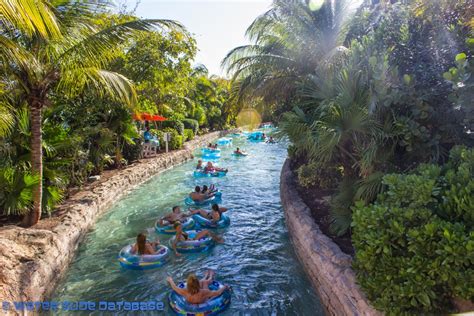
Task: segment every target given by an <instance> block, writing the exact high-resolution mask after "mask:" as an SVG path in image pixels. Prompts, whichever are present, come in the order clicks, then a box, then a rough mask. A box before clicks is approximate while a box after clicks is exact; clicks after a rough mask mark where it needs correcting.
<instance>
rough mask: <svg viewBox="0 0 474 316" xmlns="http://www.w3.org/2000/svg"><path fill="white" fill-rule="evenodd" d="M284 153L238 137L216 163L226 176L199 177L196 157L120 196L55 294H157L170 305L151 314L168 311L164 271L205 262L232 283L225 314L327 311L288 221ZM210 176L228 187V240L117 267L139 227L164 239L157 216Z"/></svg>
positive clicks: (199, 268) (117, 297)
mask: <svg viewBox="0 0 474 316" xmlns="http://www.w3.org/2000/svg"><path fill="white" fill-rule="evenodd" d="M237 146H239V147H240V148H242V149H244V150H246V151H248V152H249V153H251V155H250V156H248V157H233V156H232V155H231V153H232V149H233V148H235V147H237ZM285 157H286V146H285V144H283V143H282V144H265V143H251V142H248V141H247V140H245V139H238V138H234V144H233V146H232V147H228V148H225V149H223V150H222V158H221V159H220V161H219V162H218V165H219V166H224V167H228V168H229V170H230V171H229V173H228V174H227V176H226V177H223V178H201V179H195V178H194V177H193V175H192V173H193V168H194V165H195V163H196V160H195V161H192V162H189V163H185V164H182V165H180V166H177V167H175V168H172V169H170V170H167V171H165V172H163V173H161V174H159V175H157V176H155V177H153V178H152V179H150V180H149V181H147V182H146V183H144V184H143V185H141V186H139V187H138V188H137V189H135V190H133V191H131V192H130V193H129V194H128V195H127V196H126V197H124V198H122V199H121V200H118V201H117V202H116V204H115V205H114V206H113V207H112V208H111V209H110V210H109V212H107V213H106V214H105V215H104V216H103V217H101V219H100V220H99V221H98V222H97V223H96V225H95V228H94V229H93V230H92V231H91V232H90V233H89V234H88V235H87V236H86V238H85V240H84V241H83V243H82V244H81V245H80V247H79V250H78V254H77V256H76V258H75V260H74V261H73V263H72V264H71V266H70V267H69V270H68V273H67V275H66V277H65V279H64V280H63V282H62V283H61V284H59V286H58V288H57V290H56V292H55V294H54V295H53V297H52V299H53V300H54V301H61V302H63V301H93V302H99V301H114V302H117V301H150V300H157V301H161V302H163V303H164V304H165V309H164V311H163V312H161V313H157V312H155V313H153V314H163V315H168V314H171V309H170V308H169V306H168V303H167V294H168V291H169V287H168V285H167V283H166V277H167V276H168V275H171V276H172V277H173V278H174V279H175V281H180V280H183V279H185V277H186V275H187V274H188V273H190V272H196V273H197V274H198V276H200V275H202V274H203V273H204V272H205V271H206V270H207V269H214V270H216V272H217V275H216V279H217V280H219V281H221V282H223V283H225V284H229V285H231V286H232V288H233V294H232V303H231V305H230V307H229V309H227V310H226V311H225V312H224V313H223V314H224V315H323V311H322V308H321V306H320V303H319V299H318V297H317V296H316V295H315V294H314V291H313V289H312V287H311V284H310V283H309V281H308V279H307V278H306V276H305V274H304V272H303V269H302V266H301V265H300V263H299V262H298V261H297V258H296V256H295V253H294V251H293V248H292V245H291V243H290V241H289V236H288V232H287V230H286V227H285V223H284V214H283V210H282V207H281V205H280V195H279V181H280V171H281V167H282V165H283V162H284V160H285ZM209 183H215V184H216V186H218V188H219V189H220V190H221V191H222V192H223V194H222V204H221V205H222V206H224V207H228V208H231V210H229V211H228V212H227V214H228V215H229V217H230V218H231V225H230V226H229V227H228V228H227V229H225V230H222V231H220V233H222V234H223V237H224V238H225V243H224V244H219V245H217V246H216V247H214V248H213V249H211V250H210V251H209V252H207V253H202V254H191V255H182V256H181V257H175V256H173V257H172V258H171V260H170V261H169V262H168V263H167V264H165V265H164V266H162V267H160V268H158V269H154V270H148V271H132V270H125V269H123V268H121V267H120V265H119V262H118V260H117V254H118V253H119V251H120V249H121V248H122V247H123V246H125V245H127V244H130V243H132V242H134V240H135V237H136V235H137V233H139V232H147V231H148V238H149V239H151V240H153V239H155V238H156V237H159V238H160V240H161V241H162V243H163V244H167V241H168V239H169V238H170V237H169V236H165V235H160V236H158V235H156V234H155V233H154V231H153V229H152V227H153V225H154V222H155V220H156V219H157V218H158V217H160V216H162V215H163V214H165V213H167V212H169V211H170V210H171V207H172V206H173V205H181V206H182V207H183V208H184V207H185V205H184V197H185V196H186V194H188V193H189V192H190V191H191V190H192V188H194V186H195V185H197V184H200V185H202V184H209ZM184 209H186V208H184ZM64 313H65V312H64ZM69 313H70V312H69ZM69 313H67V314H69ZM80 313H81V314H83V315H85V314H94V313H96V314H99V313H100V312H98V311H97V312H80ZM65 314H66V313H65ZM74 314H77V313H74ZM148 314H150V313H148Z"/></svg>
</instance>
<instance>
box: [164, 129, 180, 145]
mask: <svg viewBox="0 0 474 316" xmlns="http://www.w3.org/2000/svg"><path fill="white" fill-rule="evenodd" d="M163 133H170V134H171V140H170V141H169V142H168V146H169V147H168V148H169V149H180V148H182V147H183V136H181V135H179V134H178V132H177V131H176V130H175V129H174V128H170V127H168V128H165V129H163ZM160 143H161V144H163V145H162V146H163V147H164V144H165V142H164V140H163V138H161V139H160Z"/></svg>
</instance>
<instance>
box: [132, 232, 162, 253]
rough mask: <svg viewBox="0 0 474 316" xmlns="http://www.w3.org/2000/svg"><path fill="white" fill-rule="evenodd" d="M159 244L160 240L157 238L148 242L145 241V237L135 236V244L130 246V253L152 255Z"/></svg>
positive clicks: (141, 235) (141, 234)
mask: <svg viewBox="0 0 474 316" xmlns="http://www.w3.org/2000/svg"><path fill="white" fill-rule="evenodd" d="M159 244H160V240H159V239H158V238H157V239H156V240H155V241H152V242H149V241H147V240H146V235H145V234H143V233H140V234H138V236H137V242H136V243H135V244H134V245H133V246H132V250H131V251H130V252H131V253H132V254H138V255H154V254H156V253H157V251H156V247H157V246H158V245H159Z"/></svg>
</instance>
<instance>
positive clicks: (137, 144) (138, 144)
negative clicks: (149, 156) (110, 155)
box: [122, 138, 143, 162]
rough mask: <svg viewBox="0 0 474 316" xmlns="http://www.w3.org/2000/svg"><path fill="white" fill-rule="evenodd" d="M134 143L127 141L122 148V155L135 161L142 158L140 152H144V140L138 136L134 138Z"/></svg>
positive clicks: (130, 160) (128, 160) (128, 159)
mask: <svg viewBox="0 0 474 316" xmlns="http://www.w3.org/2000/svg"><path fill="white" fill-rule="evenodd" d="M133 141H134V143H133V144H129V143H125V144H124V145H123V149H122V155H123V158H125V160H127V162H133V161H135V160H138V158H140V153H141V152H142V147H143V145H142V140H141V138H136V139H134V140H133Z"/></svg>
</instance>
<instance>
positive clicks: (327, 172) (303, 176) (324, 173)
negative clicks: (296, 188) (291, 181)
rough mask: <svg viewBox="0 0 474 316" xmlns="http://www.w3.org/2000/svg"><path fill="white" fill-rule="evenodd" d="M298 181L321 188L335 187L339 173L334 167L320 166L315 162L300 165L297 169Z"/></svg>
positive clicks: (304, 185) (307, 185) (339, 176)
mask: <svg viewBox="0 0 474 316" xmlns="http://www.w3.org/2000/svg"><path fill="white" fill-rule="evenodd" d="M297 175H298V183H299V184H300V185H301V186H303V187H305V188H309V187H314V186H316V187H318V188H320V189H323V190H328V189H335V188H336V187H337V184H338V182H339V181H340V178H341V173H340V172H339V171H338V170H337V169H336V168H334V167H330V166H328V167H326V168H325V167H321V166H320V165H319V164H317V163H315V162H310V163H308V164H304V165H302V166H300V167H299V168H298V170H297Z"/></svg>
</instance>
